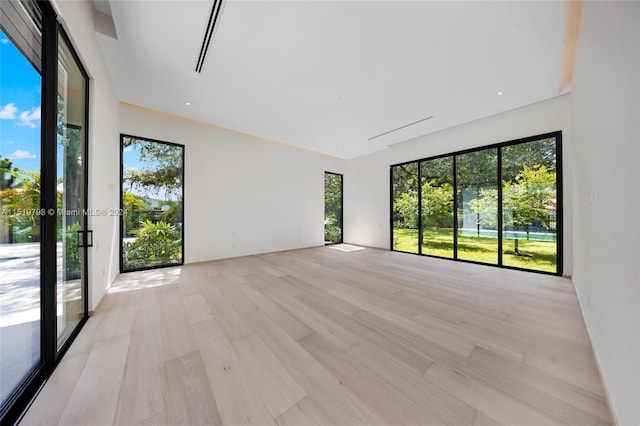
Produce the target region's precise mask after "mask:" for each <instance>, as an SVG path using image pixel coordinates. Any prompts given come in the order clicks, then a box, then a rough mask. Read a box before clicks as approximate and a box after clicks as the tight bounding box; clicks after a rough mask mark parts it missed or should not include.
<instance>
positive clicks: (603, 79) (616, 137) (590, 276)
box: [572, 2, 640, 425]
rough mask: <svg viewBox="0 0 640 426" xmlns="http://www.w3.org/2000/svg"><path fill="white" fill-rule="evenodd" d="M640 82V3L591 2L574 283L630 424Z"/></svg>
mask: <svg viewBox="0 0 640 426" xmlns="http://www.w3.org/2000/svg"><path fill="white" fill-rule="evenodd" d="M639 80H640V3H638V2H585V3H584V10H583V18H582V23H581V34H580V40H579V45H578V57H577V64H576V71H575V78H574V85H573V95H572V100H573V121H574V122H573V126H574V145H575V146H574V147H575V192H574V194H575V207H574V211H575V221H574V229H575V238H574V240H575V243H574V246H575V266H574V283H575V286H576V289H577V292H578V297H579V300H580V303H581V306H582V310H583V313H584V317H585V322H586V325H587V329H588V331H589V334H590V336H591V340H592V343H593V347H594V350H595V354H596V358H597V359H598V362H599V364H600V369H601V373H602V375H603V378H604V382H605V386H606V388H607V389H608V392H609V397H610V401H611V402H612V409H613V411H614V413H615V416H616V417H617V421H618V424H620V425H638V424H640V367H639V364H640V291H639V287H640V274H639V268H640V266H639V265H640V232H639V227H638V220H639V219H640V206H639V200H640V192H639V191H640V175H639V173H638V170H640V155H639V152H638V145H639V144H640V124H639V123H640V84H639ZM594 194H595V195H594Z"/></svg>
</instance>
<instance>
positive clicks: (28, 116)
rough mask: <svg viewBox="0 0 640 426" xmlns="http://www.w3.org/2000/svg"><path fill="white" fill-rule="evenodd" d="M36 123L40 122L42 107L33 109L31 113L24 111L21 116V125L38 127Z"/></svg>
mask: <svg viewBox="0 0 640 426" xmlns="http://www.w3.org/2000/svg"><path fill="white" fill-rule="evenodd" d="M36 121H40V107H35V108H31V111H23V112H22V113H21V114H20V124H21V125H23V126H28V127H36V123H35V122H36Z"/></svg>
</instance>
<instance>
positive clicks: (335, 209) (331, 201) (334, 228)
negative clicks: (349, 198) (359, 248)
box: [324, 172, 343, 244]
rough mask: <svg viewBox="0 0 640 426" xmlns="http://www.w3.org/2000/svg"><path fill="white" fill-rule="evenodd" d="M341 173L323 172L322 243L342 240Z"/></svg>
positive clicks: (333, 242)
mask: <svg viewBox="0 0 640 426" xmlns="http://www.w3.org/2000/svg"><path fill="white" fill-rule="evenodd" d="M342 200H343V196H342V175H340V174H338V173H331V172H324V243H325V244H336V243H341V242H342Z"/></svg>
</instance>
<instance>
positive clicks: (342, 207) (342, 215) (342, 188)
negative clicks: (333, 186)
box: [323, 171, 344, 246]
mask: <svg viewBox="0 0 640 426" xmlns="http://www.w3.org/2000/svg"><path fill="white" fill-rule="evenodd" d="M327 175H334V176H340V241H336V242H329V243H328V242H326V240H324V241H325V243H324V245H325V246H330V245H333V244H342V243H344V175H342V174H341V173H335V172H328V171H325V172H324V175H323V176H324V177H326V176H327ZM323 182H324V181H323ZM324 191H325V194H326V186H325V188H324ZM323 207H325V206H323ZM325 208H326V207H325Z"/></svg>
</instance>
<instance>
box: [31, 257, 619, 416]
mask: <svg viewBox="0 0 640 426" xmlns="http://www.w3.org/2000/svg"><path fill="white" fill-rule="evenodd" d="M22 424H25V425H37V424H46V425H53V424H60V425H110V424H119V425H161V424H167V425H181V424H184V425H186V424H194V425H195V424H203V425H204V424H206V425H220V424H224V425H234V426H235V425H273V424H278V425H282V426H284V425H356V424H357V425H402V424H415V425H441V424H447V425H478V426H479V425H483V426H485V425H497V424H505V425H543V424H577V425H604V424H610V416H609V411H608V408H607V404H606V402H605V398H604V396H603V388H602V384H601V381H600V378H599V375H598V372H597V368H596V364H595V361H594V358H593V354H592V349H591V347H590V344H589V341H588V338H587V335H586V331H585V328H584V323H583V319H582V316H581V314H580V310H579V308H578V303H577V300H576V296H575V293H574V290H573V287H572V284H571V281H569V280H566V279H562V278H558V277H550V276H543V275H537V274H529V273H523V272H518V271H509V270H500V269H496V268H490V267H483V266H477V265H471V264H464V263H454V262H449V261H443V260H437V259H429V258H422V257H418V256H412V255H406V254H401V253H392V252H387V251H382V250H373V249H366V250H362V251H357V252H351V253H344V252H340V251H337V250H333V249H331V248H328V247H319V248H312V249H305V250H296V251H289V252H282V253H274V254H266V255H259V256H250V257H244V258H238V259H232V260H223V261H213V262H206V263H199V264H194V265H187V266H184V267H181V268H170V269H163V270H155V271H147V272H141V273H131V274H125V275H122V276H121V277H120V278H119V279H118V280H117V282H116V283H115V284H114V286H113V287H112V289H111V291H110V292H109V294H108V295H107V296H105V299H104V300H103V301H102V303H101V304H100V306H99V307H98V309H97V311H96V314H95V316H93V317H92V318H91V319H90V320H89V321H88V323H87V324H86V326H85V328H84V330H83V331H82V333H81V334H80V336H79V337H78V339H77V341H76V342H75V343H74V344H73V346H72V347H71V349H70V351H69V353H68V354H67V355H66V357H65V358H64V360H63V362H62V363H61V364H60V365H59V367H58V369H57V370H56V371H55V373H54V374H53V376H52V377H51V379H50V380H49V382H48V383H47V384H46V386H45V387H44V389H43V391H42V392H41V394H40V395H39V397H38V398H37V400H36V401H35V402H34V404H33V406H32V407H31V408H30V410H29V412H28V413H27V415H26V416H25V418H24V419H23V422H22Z"/></svg>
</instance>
